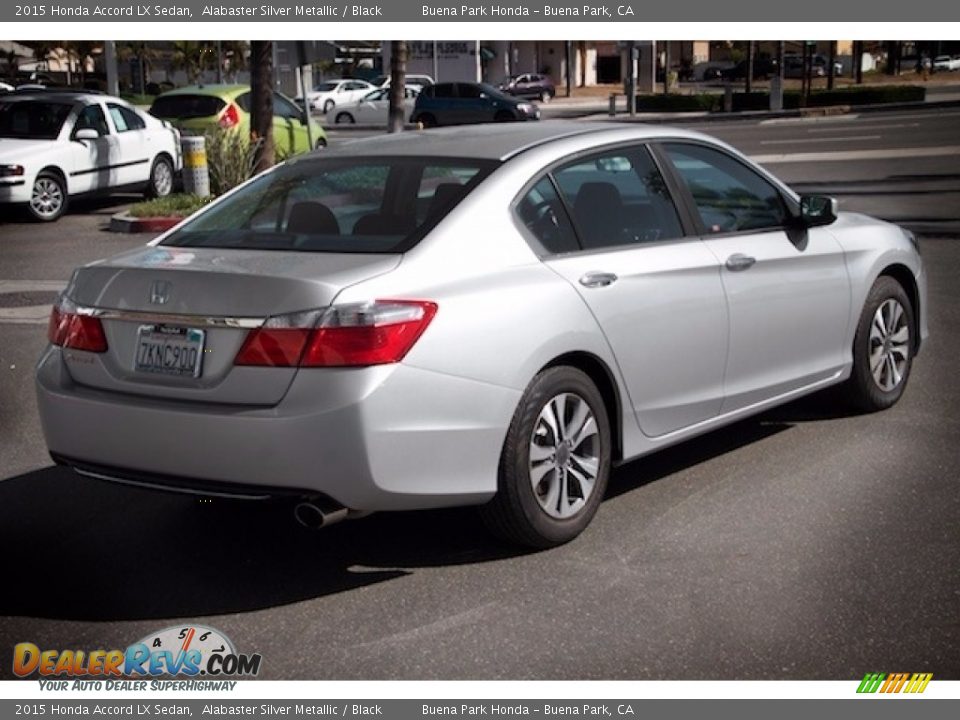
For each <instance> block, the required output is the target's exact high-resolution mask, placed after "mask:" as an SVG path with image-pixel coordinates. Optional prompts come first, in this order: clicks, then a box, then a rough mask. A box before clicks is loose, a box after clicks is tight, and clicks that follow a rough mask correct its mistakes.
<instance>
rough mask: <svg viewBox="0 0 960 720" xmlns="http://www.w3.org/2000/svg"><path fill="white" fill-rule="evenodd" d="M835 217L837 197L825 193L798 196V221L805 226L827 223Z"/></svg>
mask: <svg viewBox="0 0 960 720" xmlns="http://www.w3.org/2000/svg"><path fill="white" fill-rule="evenodd" d="M836 219H837V199H836V198H832V197H828V196H826V195H801V196H800V222H801V223H802V224H803V225H804V226H806V227H816V226H818V225H829V224H830V223H832V222H834V221H835V220H836Z"/></svg>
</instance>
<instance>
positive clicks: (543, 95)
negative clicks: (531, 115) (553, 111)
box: [540, 90, 553, 105]
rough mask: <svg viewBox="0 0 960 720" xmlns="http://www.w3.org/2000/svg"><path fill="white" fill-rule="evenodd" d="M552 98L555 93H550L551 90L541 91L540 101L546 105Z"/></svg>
mask: <svg viewBox="0 0 960 720" xmlns="http://www.w3.org/2000/svg"><path fill="white" fill-rule="evenodd" d="M552 99H553V95H551V94H550V91H549V90H544V91H543V92H542V93H540V102H542V103H543V104H544V105H546V104H547V103H548V102H550V101H551V100H552Z"/></svg>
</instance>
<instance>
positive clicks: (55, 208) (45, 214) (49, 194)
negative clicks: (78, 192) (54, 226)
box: [27, 172, 67, 222]
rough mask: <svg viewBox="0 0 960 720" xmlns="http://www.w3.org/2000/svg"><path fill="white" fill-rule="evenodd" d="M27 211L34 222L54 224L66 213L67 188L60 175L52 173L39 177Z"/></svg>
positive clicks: (34, 183) (32, 191)
mask: <svg viewBox="0 0 960 720" xmlns="http://www.w3.org/2000/svg"><path fill="white" fill-rule="evenodd" d="M27 209H28V210H29V211H30V215H31V216H32V217H33V219H34V220H39V221H41V222H53V221H54V220H56V219H57V218H59V217H60V216H61V215H63V213H64V212H66V209H67V188H66V184H65V183H64V182H63V180H62V179H61V178H60V176H59V175H57V174H55V173H52V172H42V173H40V174H39V175H37V179H36V180H34V181H33V188H32V189H31V191H30V203H29V204H28V205H27Z"/></svg>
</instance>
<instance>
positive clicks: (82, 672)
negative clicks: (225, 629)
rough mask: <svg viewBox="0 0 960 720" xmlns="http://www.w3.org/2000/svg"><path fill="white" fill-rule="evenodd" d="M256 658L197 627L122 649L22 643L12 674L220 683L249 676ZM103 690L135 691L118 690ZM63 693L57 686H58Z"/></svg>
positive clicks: (215, 632)
mask: <svg viewBox="0 0 960 720" xmlns="http://www.w3.org/2000/svg"><path fill="white" fill-rule="evenodd" d="M261 660H262V657H261V656H260V655H259V654H242V653H238V652H237V651H236V648H235V647H234V645H233V643H232V642H230V640H229V638H227V636H226V635H224V634H223V633H221V632H220V631H219V630H215V629H213V628H211V627H204V626H202V625H191V626H187V627H183V626H175V627H169V628H166V629H164V630H161V631H159V632H156V633H151V634H149V635H147V636H146V637H145V638H143V639H142V640H140V641H139V642H135V643H133V644H132V645H129V646H127V647H126V648H125V649H123V650H120V649H115V650H103V649H97V650H74V649H67V650H56V649H41V648H40V647H38V646H37V645H35V644H34V643H30V642H22V643H18V644H17V645H16V646H14V649H13V672H14V675H16V676H17V677H20V678H26V677H30V676H33V675H38V676H39V677H40V678H43V679H52V678H62V679H74V680H76V679H84V680H98V679H103V680H105V681H107V682H111V681H113V680H119V679H121V678H125V679H136V678H156V677H171V676H173V677H187V678H191V679H196V678H198V677H201V676H202V677H204V678H209V679H225V678H240V677H248V678H249V677H255V676H256V675H257V674H258V673H259V672H260V665H261ZM111 685H114V686H115V687H111V688H107V689H140V688H136V687H130V688H127V687H123V686H121V685H120V683H113V682H111ZM58 689H63V688H58Z"/></svg>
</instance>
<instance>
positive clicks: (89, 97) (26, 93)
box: [3, 90, 126, 104]
mask: <svg viewBox="0 0 960 720" xmlns="http://www.w3.org/2000/svg"><path fill="white" fill-rule="evenodd" d="M3 100H4V102H7V101H12V102H19V101H21V100H44V101H46V102H59V103H70V104H73V103H80V102H83V103H92V102H100V101H101V100H102V101H109V102H117V101H119V102H122V103H124V104H126V103H125V101H124V100H123V99H121V98H118V97H114V96H113V95H104V94H102V93H91V92H77V91H74V90H20V91H16V90H14V91H13V92H11V93H7V94H6V95H4V96H3Z"/></svg>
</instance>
